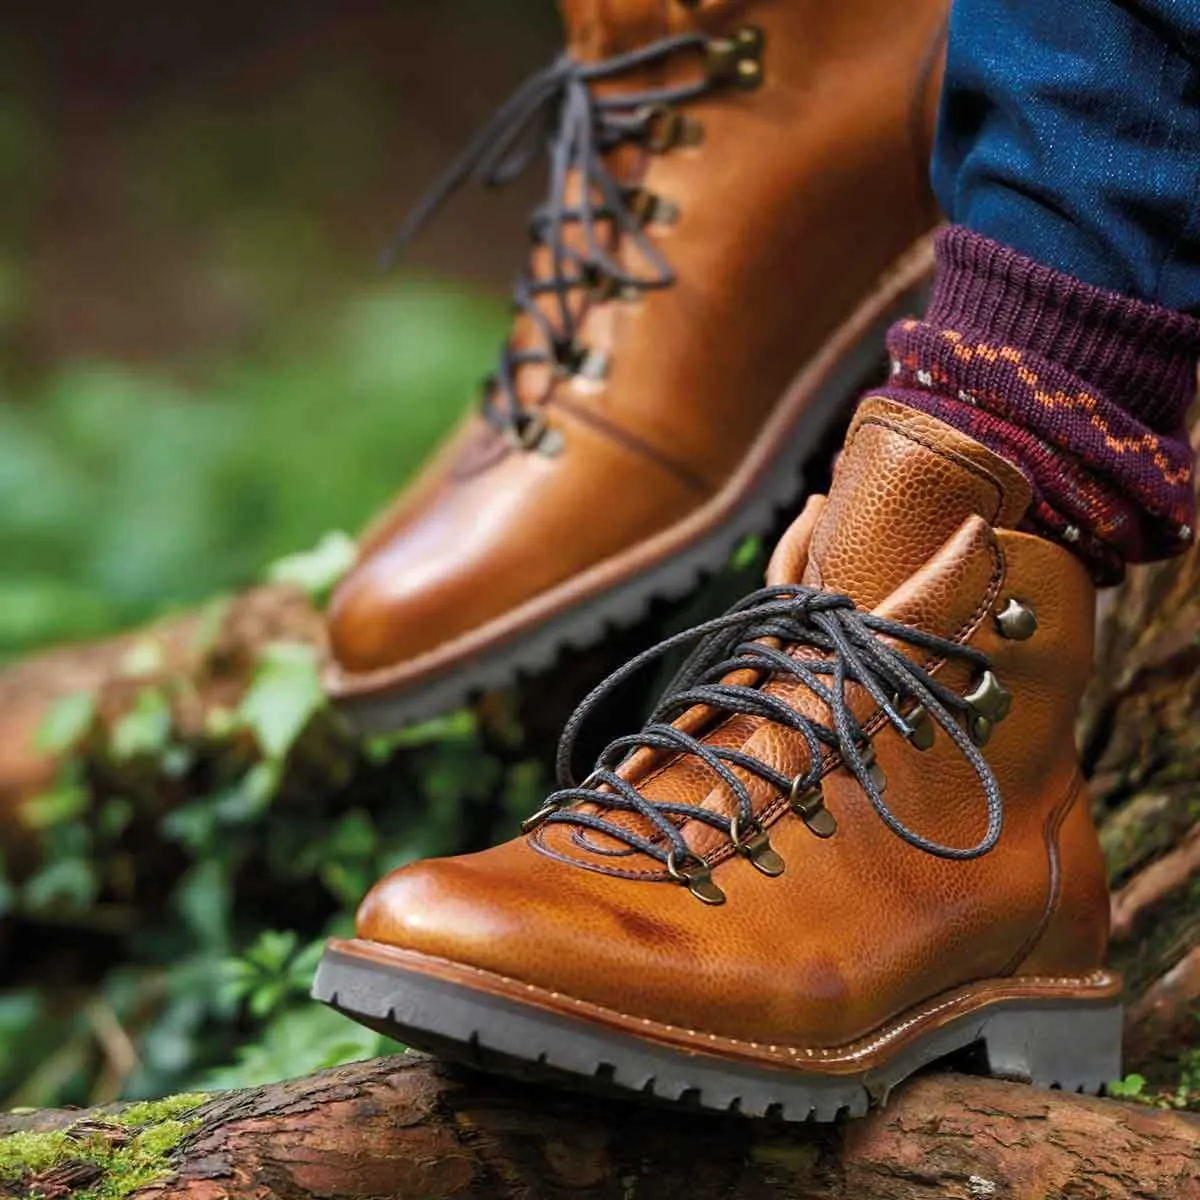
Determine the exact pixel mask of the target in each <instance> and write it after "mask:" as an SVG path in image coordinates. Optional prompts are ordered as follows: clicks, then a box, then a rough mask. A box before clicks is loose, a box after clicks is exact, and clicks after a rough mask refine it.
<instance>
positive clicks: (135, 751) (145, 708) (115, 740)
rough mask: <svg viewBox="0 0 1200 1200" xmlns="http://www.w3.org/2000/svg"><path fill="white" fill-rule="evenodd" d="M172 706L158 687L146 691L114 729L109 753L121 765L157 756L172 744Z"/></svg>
mask: <svg viewBox="0 0 1200 1200" xmlns="http://www.w3.org/2000/svg"><path fill="white" fill-rule="evenodd" d="M171 722H172V718H171V705H170V702H169V701H168V700H167V698H166V696H165V695H164V694H163V693H162V692H161V691H160V690H159V689H158V688H153V687H149V688H143V689H142V690H141V691H140V692H138V694H137V698H136V699H135V700H134V702H133V707H132V708H131V709H130V710H129V711H128V712H127V713H126V714H125V715H124V716H123V717H122V718H121V719H120V720H119V721H118V722H117V723H116V724H115V725H114V726H113V729H112V734H111V735H110V738H109V750H110V752H111V754H112V756H113V758H115V759H116V760H117V761H118V762H128V761H129V760H130V759H132V758H139V757H141V756H142V755H150V756H153V755H157V754H160V753H161V752H162V751H163V750H165V749H166V748H167V746H168V745H169V744H170V741H171Z"/></svg>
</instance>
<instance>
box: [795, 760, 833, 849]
mask: <svg viewBox="0 0 1200 1200" xmlns="http://www.w3.org/2000/svg"><path fill="white" fill-rule="evenodd" d="M788 805H789V806H790V807H791V810H792V812H794V813H795V814H796V815H797V816H798V817H799V818H800V819H801V820H802V821H803V822H804V823H805V825H807V826H808V827H809V829H811V830H812V831H813V833H815V834H816V835H817V837H819V838H830V837H833V835H834V834H835V833H837V827H838V825H837V820H836V818H835V817H834V815H833V813H831V812H830V811H829V809H827V808H826V807H825V793H824V792H823V791H822V790H821V785H820V784H819V783H818V784H815V785H814V786H812V787H808V788H806V787H805V786H804V776H803V775H797V776H796V778H795V779H793V780H792V788H791V791H790V792H789V793H788Z"/></svg>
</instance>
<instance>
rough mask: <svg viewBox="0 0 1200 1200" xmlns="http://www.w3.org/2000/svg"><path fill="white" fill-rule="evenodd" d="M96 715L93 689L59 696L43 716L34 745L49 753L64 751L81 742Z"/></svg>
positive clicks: (62, 752)
mask: <svg viewBox="0 0 1200 1200" xmlns="http://www.w3.org/2000/svg"><path fill="white" fill-rule="evenodd" d="M95 719H96V697H95V694H94V693H92V692H74V693H72V694H71V695H69V696H64V697H63V698H62V699H61V700H58V701H57V702H56V703H55V704H54V705H53V707H52V708H51V709H50V711H49V712H48V713H47V714H46V716H45V717H44V718H43V720H42V723H41V725H40V726H39V728H38V731H37V738H36V741H35V745H36V746H37V748H38V749H39V750H41V751H43V752H44V753H46V754H65V753H66V752H67V751H68V750H71V749H73V748H74V747H75V746H76V745H78V744H79V742H81V741H82V740H83V738H84V737H85V735H86V734H87V732H88V730H89V729H91V727H92V722H93V721H94V720H95Z"/></svg>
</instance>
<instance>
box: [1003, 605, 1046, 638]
mask: <svg viewBox="0 0 1200 1200" xmlns="http://www.w3.org/2000/svg"><path fill="white" fill-rule="evenodd" d="M996 627H997V628H998V629H999V631H1000V636H1001V637H1005V638H1009V639H1010V640H1012V641H1014V642H1024V641H1027V640H1028V639H1029V638H1031V637H1033V635H1034V634H1035V633H1037V627H1038V622H1037V613H1035V612H1034V611H1033V609H1032V607H1030V605H1028V604H1023V603H1022V602H1021V601H1020V600H1017V599H1016V598H1015V597H1013V596H1010V597H1009V599H1008V603H1007V604H1006V605H1005V606H1004V607H1003V608H1002V609H1001V610H1000V611H999V612H998V613H997V614H996Z"/></svg>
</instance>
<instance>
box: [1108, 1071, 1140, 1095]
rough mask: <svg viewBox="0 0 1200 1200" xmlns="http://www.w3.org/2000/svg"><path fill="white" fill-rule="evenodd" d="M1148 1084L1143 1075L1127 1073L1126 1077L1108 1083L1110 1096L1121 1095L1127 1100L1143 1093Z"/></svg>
mask: <svg viewBox="0 0 1200 1200" xmlns="http://www.w3.org/2000/svg"><path fill="white" fill-rule="evenodd" d="M1145 1086H1146V1080H1145V1078H1144V1077H1143V1076H1141V1075H1126V1076H1125V1078H1124V1079H1116V1080H1113V1082H1112V1083H1110V1084H1108V1087H1107V1091H1108V1094H1109V1095H1110V1096H1119V1097H1121V1098H1123V1099H1126V1100H1133V1099H1134V1098H1136V1097H1137V1096H1140V1095H1141V1094H1142V1091H1143V1090H1144V1088H1145Z"/></svg>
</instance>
